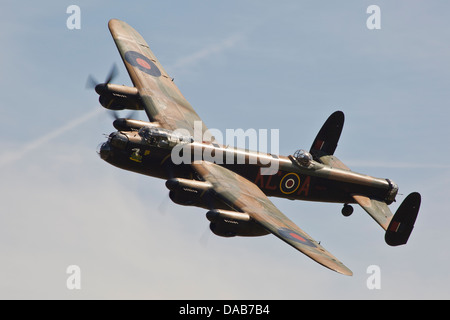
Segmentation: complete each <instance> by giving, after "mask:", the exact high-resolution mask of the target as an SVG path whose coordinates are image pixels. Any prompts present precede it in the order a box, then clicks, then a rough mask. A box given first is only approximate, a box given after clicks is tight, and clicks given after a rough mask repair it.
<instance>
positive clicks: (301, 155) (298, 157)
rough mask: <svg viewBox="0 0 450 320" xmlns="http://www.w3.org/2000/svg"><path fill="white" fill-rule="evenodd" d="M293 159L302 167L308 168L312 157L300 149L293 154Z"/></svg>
mask: <svg viewBox="0 0 450 320" xmlns="http://www.w3.org/2000/svg"><path fill="white" fill-rule="evenodd" d="M294 159H295V161H296V162H297V163H298V164H299V165H301V166H302V167H309V165H310V164H311V161H312V160H313V157H312V155H311V153H309V152H308V151H306V150H303V149H300V150H297V151H295V152H294Z"/></svg>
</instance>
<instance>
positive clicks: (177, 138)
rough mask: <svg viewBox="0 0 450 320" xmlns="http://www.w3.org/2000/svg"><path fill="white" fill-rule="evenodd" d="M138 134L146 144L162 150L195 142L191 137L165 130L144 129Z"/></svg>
mask: <svg viewBox="0 0 450 320" xmlns="http://www.w3.org/2000/svg"><path fill="white" fill-rule="evenodd" d="M138 133H139V136H141V137H142V139H143V140H144V141H145V142H146V143H148V144H150V145H152V146H157V147H161V148H173V147H174V146H176V145H177V144H180V143H191V142H194V139H193V138H192V137H191V136H185V135H182V134H179V133H177V132H176V131H175V132H174V131H170V130H167V129H163V128H155V127H142V128H140V129H139V132H138Z"/></svg>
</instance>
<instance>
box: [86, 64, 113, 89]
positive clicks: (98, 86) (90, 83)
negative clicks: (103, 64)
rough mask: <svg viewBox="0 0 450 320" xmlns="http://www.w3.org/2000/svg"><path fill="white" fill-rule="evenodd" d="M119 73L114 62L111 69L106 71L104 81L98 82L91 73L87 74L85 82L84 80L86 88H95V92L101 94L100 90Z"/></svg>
mask: <svg viewBox="0 0 450 320" xmlns="http://www.w3.org/2000/svg"><path fill="white" fill-rule="evenodd" d="M118 74H119V70H118V69H117V65H116V64H115V63H114V64H113V66H112V67H111V70H110V71H109V73H108V76H107V77H106V79H105V82H104V83H100V82H98V81H97V80H96V79H95V78H94V76H93V75H89V77H88V79H87V82H86V88H87V89H95V92H97V93H98V94H102V92H103V91H104V90H105V88H106V86H107V85H108V84H109V83H110V82H111V81H112V80H114V78H116V77H117V75H118Z"/></svg>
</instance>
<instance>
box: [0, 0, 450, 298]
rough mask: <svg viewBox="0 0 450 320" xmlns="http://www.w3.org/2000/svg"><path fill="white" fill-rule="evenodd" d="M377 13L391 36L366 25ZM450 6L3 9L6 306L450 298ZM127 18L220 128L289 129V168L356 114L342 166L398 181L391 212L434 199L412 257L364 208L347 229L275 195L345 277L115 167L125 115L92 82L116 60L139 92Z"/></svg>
mask: <svg viewBox="0 0 450 320" xmlns="http://www.w3.org/2000/svg"><path fill="white" fill-rule="evenodd" d="M73 4H75V5H78V6H79V8H80V18H81V20H80V21H81V24H80V29H73V30H71V29H69V28H68V27H67V19H68V18H69V17H70V15H71V14H68V13H67V12H66V11H67V8H68V7H69V6H70V5H73ZM373 4H376V5H378V6H379V8H380V18H381V20H380V21H381V23H380V26H381V29H375V30H371V29H368V27H367V24H366V21H367V20H368V19H369V17H370V16H371V14H370V13H367V8H368V7H369V6H370V5H373ZM449 11H450V4H449V3H448V1H444V0H442V1H437V0H434V1H427V2H424V1H414V0H408V1H406V0H398V1H395V2H393V1H381V0H378V1H360V0H358V1H356V0H351V1H345V2H344V1H340V2H337V1H314V2H313V1H298V0H295V1H289V0H286V1H280V2H277V3H276V4H275V2H273V1H264V0H262V1H261V0H258V1H256V0H253V1H252V0H244V1H242V0H240V1H234V0H230V1H226V2H224V1H222V2H219V1H214V2H213V1H177V0H174V1H132V2H127V3H125V2H119V1H117V2H115V3H113V2H111V1H96V2H95V3H93V2H92V1H81V0H80V1H58V3H57V4H56V3H55V2H54V1H52V2H51V1H40V2H39V4H37V3H36V2H32V1H20V2H18V1H4V2H3V3H2V10H0V29H1V30H3V31H2V33H1V34H0V40H1V42H2V44H3V45H2V48H3V49H2V51H1V53H0V57H1V59H0V70H1V75H2V76H1V77H0V93H1V96H2V104H1V105H2V106H1V108H0V112H1V113H0V132H1V136H2V137H3V138H2V139H0V147H1V148H0V150H1V151H0V170H1V175H2V179H1V180H0V192H1V199H2V201H1V202H2V210H1V213H0V257H1V259H2V262H1V263H0V298H1V299H282V300H293V299H370V300H371V299H449V298H450V290H449V289H448V288H449V285H450V275H449V272H448V270H449V267H450V255H449V253H448V249H447V248H448V247H449V245H450V239H449V236H448V226H449V225H450V217H449V215H448V198H449V197H448V185H449V182H450V162H449V159H450V148H449V147H448V145H449V143H448V137H449V136H450V128H449V126H448V119H449V117H450V109H449V107H448V103H449V101H450V93H449V90H448V88H449V85H450V60H449V57H450V44H449V43H450V41H449V39H450V21H449V19H448V12H449ZM111 18H118V19H121V20H124V21H126V22H128V23H129V24H130V25H132V26H133V27H134V28H136V29H137V30H138V31H139V32H140V33H141V34H142V35H143V37H144V38H145V39H146V40H147V42H148V44H149V45H150V47H151V49H152V51H153V52H154V53H155V55H156V56H157V57H158V59H159V61H160V62H161V64H162V65H163V66H164V68H165V69H166V71H167V72H168V73H169V75H171V76H172V77H174V79H175V80H174V81H175V83H176V84H177V86H178V87H179V89H180V90H181V92H182V93H183V95H184V96H185V97H186V98H187V100H188V101H189V102H190V103H191V104H192V106H193V107H194V108H195V110H196V111H197V113H198V114H199V115H200V117H201V118H202V119H203V121H204V122H205V123H206V124H207V126H208V127H209V128H217V129H220V130H223V131H225V130H226V129H238V128H243V129H249V128H255V129H279V130H280V153H281V154H283V155H288V154H292V153H293V152H294V151H295V150H297V149H309V147H310V146H311V143H312V141H313V139H314V137H315V135H316V134H317V132H318V130H319V129H320V127H321V125H322V124H323V122H324V121H325V120H326V118H327V117H328V116H329V115H330V114H331V113H333V112H334V111H336V110H342V111H343V112H344V113H345V117H346V118H345V126H344V131H343V133H342V136H341V139H340V142H339V146H338V149H337V150H336V153H335V155H336V156H337V157H338V158H339V159H341V160H342V161H343V162H344V163H345V164H347V165H348V166H349V167H350V168H351V169H352V170H354V171H356V172H361V173H366V174H369V175H373V176H375V177H381V178H390V179H392V180H394V181H395V182H396V183H397V184H398V185H399V187H400V191H399V195H398V197H397V202H396V203H394V204H392V206H391V210H392V211H393V212H395V210H396V209H397V208H398V206H399V204H400V203H401V201H402V200H403V199H404V198H405V197H406V196H407V195H408V194H409V193H410V192H414V191H418V192H420V193H421V194H422V206H421V211H420V213H419V217H418V219H417V222H416V225H415V228H414V231H413V233H412V235H411V237H410V239H409V242H408V244H407V245H406V246H402V247H395V248H393V247H389V246H388V245H387V244H386V243H385V242H384V232H383V230H382V229H381V228H380V227H379V226H378V225H377V224H376V223H375V222H374V221H373V220H372V219H371V218H370V217H369V216H368V215H367V214H366V213H365V212H364V211H363V210H362V209H361V208H359V207H356V205H355V212H354V213H353V215H352V216H350V217H347V218H346V217H343V216H342V215H341V213H340V211H341V207H342V206H341V205H340V204H327V203H311V202H304V201H289V200H284V199H276V198H272V199H271V200H272V201H273V202H274V203H275V205H277V207H278V208H279V209H280V210H281V211H282V212H284V213H285V214H286V215H287V216H288V217H289V218H290V219H292V220H293V221H294V222H295V223H296V224H297V225H299V226H300V228H302V229H303V230H305V231H306V232H307V233H308V234H310V235H311V236H312V237H313V238H314V239H316V240H318V241H321V244H322V245H323V246H324V247H325V248H326V249H327V250H328V251H330V252H331V253H333V254H334V255H335V256H336V257H338V258H339V259H340V260H341V261H342V262H343V263H344V264H345V265H346V266H348V267H349V268H350V269H351V270H352V271H353V273H354V275H353V276H352V277H346V276H342V275H340V274H337V273H335V272H332V271H330V270H328V269H326V268H323V267H322V266H320V265H319V264H317V263H314V262H313V261H312V260H310V259H308V258H307V257H306V256H304V255H302V254H301V253H299V252H297V251H296V250H294V249H293V248H292V247H290V246H288V245H286V244H285V243H283V242H282V241H280V240H278V239H277V238H276V237H274V236H271V235H268V236H264V237H257V238H238V237H236V238H230V239H228V238H220V237H217V236H215V235H214V234H212V233H211V232H210V231H209V227H208V224H209V222H208V221H207V219H206V218H205V213H206V212H205V210H204V209H201V208H195V207H183V206H178V205H176V204H174V203H172V202H171V201H170V199H169V198H168V190H167V189H166V188H165V186H164V181H163V180H158V179H156V178H151V177H146V176H141V175H138V174H135V173H131V172H126V171H123V170H120V169H117V168H115V167H113V166H111V165H109V164H107V163H106V162H104V161H102V160H101V159H100V158H99V157H98V155H97V154H96V148H97V146H98V144H100V143H101V142H103V141H105V140H106V137H105V134H106V135H108V134H109V133H110V132H112V131H114V128H113V127H112V121H113V117H112V116H111V114H110V113H109V112H108V111H107V110H106V109H104V108H103V107H101V106H100V105H99V103H98V96H97V95H96V94H95V92H94V91H93V90H87V89H86V81H87V79H88V76H89V75H93V76H94V77H95V78H96V79H98V80H99V81H102V80H103V79H105V78H106V76H107V74H108V72H109V70H110V69H111V66H112V65H113V64H117V66H118V69H119V75H118V77H117V78H116V79H115V80H114V82H115V83H118V84H126V85H131V81H130V79H129V77H128V75H127V72H126V70H125V68H124V66H123V64H122V62H121V59H120V56H119V53H118V51H117V49H116V47H115V45H114V42H113V40H112V38H111V36H110V33H109V30H108V28H107V23H108V20H109V19H111ZM127 114H128V113H127V112H126V111H124V112H122V113H121V115H123V116H126V115H127ZM134 116H135V117H136V118H139V119H145V114H144V113H142V112H140V113H139V112H138V113H137V114H135V115H134ZM73 265H75V266H78V267H79V270H80V272H81V276H80V280H81V281H80V283H81V288H80V289H74V290H70V289H69V288H68V286H67V281H68V279H69V277H70V276H71V274H70V273H67V268H68V267H69V266H73ZM371 266H377V267H378V270H379V280H380V282H379V283H380V287H379V288H375V289H369V287H368V285H367V281H368V279H369V278H370V277H371V275H372V274H371V272H368V271H367V270H368V269H369V270H371Z"/></svg>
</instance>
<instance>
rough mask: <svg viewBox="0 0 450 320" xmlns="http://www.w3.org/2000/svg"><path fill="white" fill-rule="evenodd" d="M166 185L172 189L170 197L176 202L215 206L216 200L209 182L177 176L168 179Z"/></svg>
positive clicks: (206, 207)
mask: <svg viewBox="0 0 450 320" xmlns="http://www.w3.org/2000/svg"><path fill="white" fill-rule="evenodd" d="M166 187H167V189H169V190H170V192H169V197H170V199H171V200H172V201H173V202H175V203H176V204H180V205H183V206H196V207H201V208H205V209H209V208H213V207H215V204H216V200H215V199H214V198H213V196H212V194H211V192H210V190H211V187H212V185H211V184H210V183H209V182H204V181H197V180H189V179H182V178H175V179H169V180H167V181H166Z"/></svg>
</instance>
